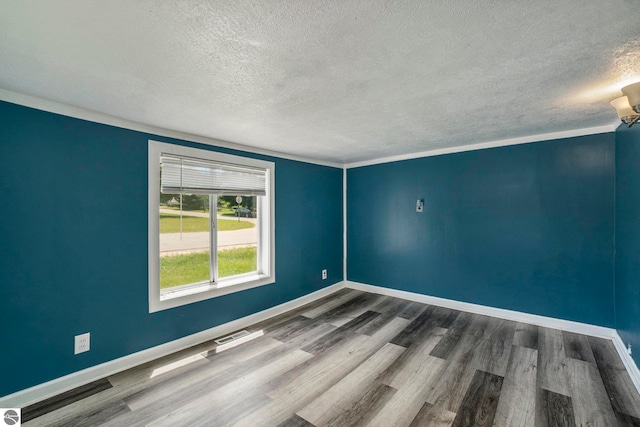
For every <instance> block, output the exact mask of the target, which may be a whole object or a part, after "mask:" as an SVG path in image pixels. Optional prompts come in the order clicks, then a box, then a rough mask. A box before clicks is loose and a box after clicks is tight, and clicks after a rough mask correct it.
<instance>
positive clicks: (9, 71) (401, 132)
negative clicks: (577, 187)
mask: <svg viewBox="0 0 640 427" xmlns="http://www.w3.org/2000/svg"><path fill="white" fill-rule="evenodd" d="M638 6H639V3H638V1H637V0H598V1H583V0H566V1H557V0H538V1H533V2H532V1H519V0H518V1H506V0H504V1H496V0H493V1H486V0H484V1H478V0H474V1H471V0H465V1H457V2H452V1H423V0H416V1H397V2H395V1H376V0H370V1H345V0H331V1H290V0H284V1H273V0H235V1H184V0H171V1H169V0H163V1H160V2H159V1H156V0H136V1H131V0H110V1H102V0H101V1H96V0H76V1H69V0H57V1H51V2H48V1H27V0H22V1H16V0H0V10H1V11H2V12H1V13H0V88H2V89H5V90H8V91H13V92H18V93H22V94H26V95H32V96H36V97H40V98H44V99H47V100H52V101H57V102H62V103H65V104H70V105H73V106H77V107H82V108H87V109H90V110H94V111H98V112H102V113H106V114H110V115H113V116H116V117H120V118H124V119H128V120H133V121H136V122H140V123H144V124H149V125H154V126H160V127H162V128H166V129H171V130H176V131H181V132H188V133H191V134H196V135H201V136H205V137H210V138H215V139H220V140H224V141H229V142H234V143H239V144H243V145H246V146H251V147H256V148H258V149H267V150H274V151H278V152H282V153H287V154H291V155H297V156H305V157H309V158H313V159H317V160H324V161H331V162H337V163H352V162H358V161H363V160H368V159H375V158H381V157H385V156H392V155H403V154H408V153H414V152H422V151H427V150H436V149H443V148H449V147H458V146H464V145H467V144H476V143H481V142H488V141H496V140H502V139H510V138H519V137H524V136H528V135H537V134H544V133H551V132H561V131H568V130H572V129H579V128H588V127H595V126H602V125H611V124H612V123H614V122H615V119H616V116H615V111H614V110H613V109H612V108H611V107H610V106H609V101H610V100H611V99H612V98H614V97H616V96H619V95H620V92H619V90H618V89H619V87H620V86H621V85H622V84H623V82H625V81H630V80H634V79H635V80H640V7H638Z"/></svg>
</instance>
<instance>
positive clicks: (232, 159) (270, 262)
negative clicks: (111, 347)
mask: <svg viewBox="0 0 640 427" xmlns="http://www.w3.org/2000/svg"><path fill="white" fill-rule="evenodd" d="M162 154H170V155H176V156H185V157H192V158H198V159H203V160H211V161H219V162H224V163H233V164H237V165H242V166H249V167H258V168H263V169H265V170H266V178H267V195H266V196H258V222H259V224H258V230H259V236H258V270H257V272H255V273H247V274H242V275H237V276H231V277H228V278H221V279H219V280H218V281H217V282H215V283H214V282H209V283H204V284H197V285H191V286H184V287H178V288H176V289H175V290H170V291H167V292H161V291H160V213H159V210H158V207H159V206H160V180H159V176H160V156H161V155H162ZM148 168H149V174H148V179H149V192H148V195H149V214H148V216H149V226H148V229H149V231H148V232H149V313H154V312H157V311H161V310H166V309H168V308H173V307H179V306H182V305H186V304H191V303H194V302H197V301H203V300H206V299H210V298H215V297H219V296H222V295H227V294H230V293H233V292H239V291H243V290H245V289H251V288H255V287H258V286H264V285H269V284H271V283H275V281H276V270H275V164H274V163H273V162H267V161H264V160H258V159H253V158H250V157H241V156H234V155H231V154H224V153H218V152H216V151H210V150H203V149H198V148H191V147H185V146H182V145H176V144H168V143H164V142H158V141H153V140H149V159H148ZM211 212H215V206H214V207H213V210H212V211H211ZM211 233H217V230H211ZM212 240H213V241H215V239H212ZM215 249H216V248H211V250H215Z"/></svg>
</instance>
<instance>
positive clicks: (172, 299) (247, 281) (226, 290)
mask: <svg viewBox="0 0 640 427" xmlns="http://www.w3.org/2000/svg"><path fill="white" fill-rule="evenodd" d="M274 282H275V278H274V277H273V276H267V275H264V274H257V273H252V274H243V275H240V276H234V277H230V278H228V279H223V280H220V281H219V282H218V283H203V284H199V285H193V286H188V287H182V288H179V289H176V290H170V291H165V292H160V295H158V300H157V301H150V305H149V312H150V313H153V312H156V311H161V310H166V309H168V308H173V307H179V306H182V305H186V304H191V303H194V302H198V301H204V300H207V299H211V298H216V297H219V296H223V295H227V294H231V293H234V292H240V291H244V290H247V289H251V288H256V287H259V286H264V285H269V284H272V283H274Z"/></svg>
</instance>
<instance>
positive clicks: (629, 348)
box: [627, 343, 631, 356]
mask: <svg viewBox="0 0 640 427" xmlns="http://www.w3.org/2000/svg"><path fill="white" fill-rule="evenodd" d="M627 353H629V356H631V343H628V344H627Z"/></svg>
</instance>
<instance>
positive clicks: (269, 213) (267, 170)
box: [149, 141, 275, 312]
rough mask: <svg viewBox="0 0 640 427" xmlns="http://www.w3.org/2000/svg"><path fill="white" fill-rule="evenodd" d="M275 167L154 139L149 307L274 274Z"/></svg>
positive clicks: (216, 292) (218, 291)
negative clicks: (186, 265)
mask: <svg viewBox="0 0 640 427" xmlns="http://www.w3.org/2000/svg"><path fill="white" fill-rule="evenodd" d="M274 169H275V168H274V164H273V163H271V162H265V161H261V160H256V159H251V158H244V157H238V156H231V155H226V154H222V153H216V152H212V151H208V150H198V149H194V148H189V147H183V146H179V145H173V144H165V143H160V142H156V141H149V310H150V312H153V311H158V310H163V309H165V308H170V307H175V306H178V305H183V304H188V303H190V302H195V301H200V300H202V299H206V298H211V297H215V296H219V295H224V294H227V293H230V292H236V291H239V290H243V289H248V288H251V287H255V286H261V285H265V284H269V283H273V282H274V281H275V272H274V265H275V260H274V241H273V230H274V225H273V224H274V222H273V213H274V203H273V200H274V192H273V182H274ZM159 177H160V179H159ZM241 194H242V195H241ZM237 200H239V201H237ZM154 205H155V206H154ZM230 230H233V232H234V233H236V234H242V235H243V237H242V239H240V241H238V239H235V241H232V242H229V238H228V237H229V234H231V233H229V231H230ZM243 239H244V240H243ZM232 240H233V239H232ZM211 248H214V250H213V251H211ZM230 255H233V256H231V257H230ZM238 258H242V260H241V262H240V263H239V265H238ZM180 263H186V264H188V267H185V266H181V265H180ZM185 268H186V270H185ZM187 272H188V274H187Z"/></svg>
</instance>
